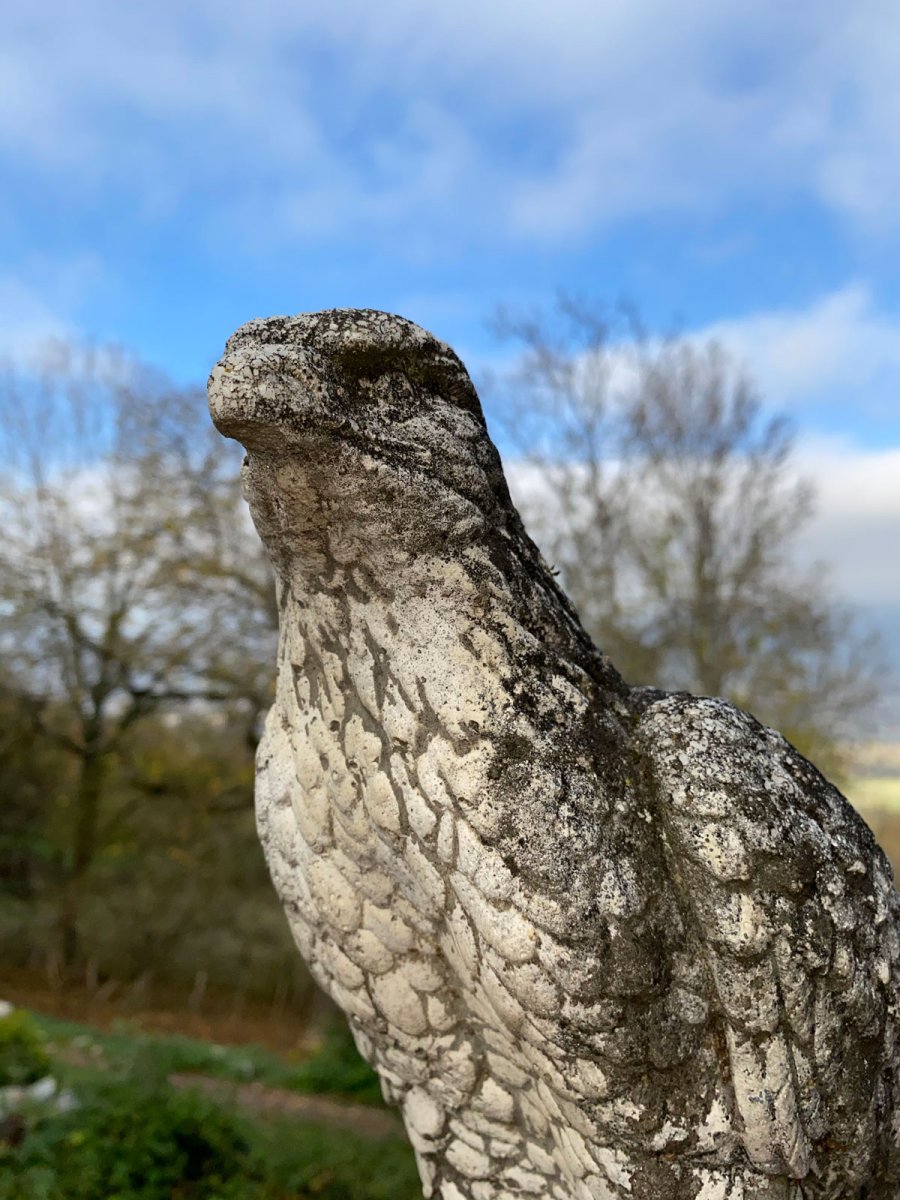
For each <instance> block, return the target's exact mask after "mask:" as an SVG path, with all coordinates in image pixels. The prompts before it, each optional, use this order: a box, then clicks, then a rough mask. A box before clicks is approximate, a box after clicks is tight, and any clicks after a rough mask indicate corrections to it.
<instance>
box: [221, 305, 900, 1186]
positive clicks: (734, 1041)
mask: <svg viewBox="0 0 900 1200" xmlns="http://www.w3.org/2000/svg"><path fill="white" fill-rule="evenodd" d="M209 394H210V403H211V408H212V414H213V419H214V421H215V423H216V425H217V427H218V428H219V430H220V431H221V432H222V433H223V434H224V435H226V436H227V437H231V438H236V439H238V440H239V441H240V442H242V443H243V445H244V446H245V448H246V450H247V456H246V458H245V459H244V466H243V485H244V491H245V495H246V497H247V500H248V501H249V504H250V509H251V512H252V515H253V519H254V522H255V524H256V528H257V529H258V531H259V534H260V536H261V538H262V540H263V542H264V543H265V546H266V548H267V550H268V553H269V555H270V557H271V560H272V563H273V565H274V568H275V572H276V577H277V588H278V598H279V604H280V613H281V635H280V644H279V650H278V681H277V699H276V701H275V704H274V706H273V708H272V710H271V712H270V713H269V716H268V720H267V723H266V729H265V735H264V737H263V740H262V743H261V745H260V748H259V755H258V760H257V782H256V805H257V814H258V826H259V832H260V836H261V839H262V843H263V846H264V848H265V853H266V857H267V860H268V863H269V867H270V869H271V873H272V878H273V880H274V883H275V887H276V889H277V891H278V894H279V896H280V898H281V900H282V903H283V905H284V907H285V909H286V912H287V916H288V920H289V921H290V925H291V929H292V931H293V934H294V937H295V938H296V941H297V944H298V946H299V948H300V950H301V952H302V954H303V955H304V956H305V958H306V960H307V962H308V963H309V965H310V968H311V970H312V973H313V975H314V977H315V978H316V980H317V981H318V982H319V984H321V986H322V987H323V988H324V989H325V990H326V991H327V992H328V994H329V995H330V996H331V997H333V999H334V1000H335V1001H336V1002H337V1004H339V1005H340V1007H341V1008H342V1009H343V1010H344V1011H345V1013H346V1014H347V1016H348V1018H349V1021H350V1025H351V1028H352V1030H353V1033H354V1036H355V1039H356V1043H357V1045H358V1046H359V1049H360V1051H361V1052H362V1054H363V1055H364V1056H365V1057H366V1058H367V1059H368V1061H369V1062H370V1063H371V1064H372V1065H373V1066H374V1067H375V1068H376V1070H377V1071H378V1073H379V1075H380V1077H381V1080H382V1083H383V1088H384V1092H385V1095H386V1096H387V1098H388V1099H389V1100H391V1101H392V1102H394V1103H396V1104H398V1105H399V1106H400V1108H401V1109H402V1113H403V1117H404V1120H405V1123H406V1127H407V1130H408V1132H409V1136H410V1139H411V1141H412V1144H413V1147H414V1148H415V1152H416V1156H417V1159H418V1164H419V1168H420V1171H421V1176H422V1181H423V1187H424V1191H425V1195H426V1196H436V1197H439V1198H440V1200H510V1198H512V1197H528V1196H532V1197H545V1198H553V1200H626V1198H627V1200H850V1198H858V1200H863V1198H864V1197H865V1200H895V1198H896V1197H898V1196H900V1078H898V1066H897V1064H898V1060H900V1051H898V1047H897V1046H896V1044H895V1037H896V1031H897V1028H898V1025H897V1002H898V983H897V981H898V965H897V958H898V929H900V911H898V897H897V893H896V892H895V891H894V888H893V885H892V877H891V870H890V867H889V865H888V862H887V860H886V858H885V856H884V854H883V853H882V852H881V850H880V849H879V848H878V846H877V845H876V844H875V841H874V839H873V837H872V834H871V832H870V831H869V829H868V828H867V827H866V825H865V824H864V823H863V822H862V821H861V820H860V818H859V817H858V816H857V815H856V814H855V813H854V811H853V809H852V808H851V807H850V805H849V804H848V803H847V802H846V801H845V800H844V798H843V797H842V796H841V795H840V793H839V792H838V791H836V790H835V788H834V787H832V786H831V785H830V784H829V783H828V782H826V780H825V779H824V778H823V777H822V776H821V775H820V774H819V773H818V772H817V771H816V770H815V768H814V767H812V766H811V765H810V764H809V763H808V762H807V761H806V760H805V759H804V758H803V757H802V756H801V755H800V754H799V753H798V752H797V751H796V750H794V749H793V747H792V746H790V745H789V744H788V743H787V742H786V741H785V740H784V739H783V738H782V737H781V736H780V735H779V734H777V733H775V732H774V731H772V730H771V729H766V728H764V727H763V726H762V725H760V724H759V723H758V722H757V721H755V720H754V719H753V718H752V717H751V716H748V715H747V714H746V713H744V712H741V711H739V710H738V709H736V708H734V707H732V705H730V704H728V703H726V702H724V701H722V700H717V699H708V698H696V697H693V696H689V695H683V694H677V695H666V694H665V693H662V692H658V691H655V690H652V689H645V688H638V689H631V688H629V687H628V686H627V685H626V684H625V683H624V682H623V680H622V679H621V677H620V676H619V675H618V674H617V672H616V670H615V668H614V667H613V665H612V664H611V663H610V661H609V660H608V659H607V658H606V657H605V656H604V654H603V653H602V652H601V651H600V650H598V649H597V648H596V647H595V646H594V645H593V644H592V642H591V641H590V639H589V638H588V636H587V635H586V633H585V632H584V630H583V629H582V627H581V625H580V624H579V621H578V618H577V616H576V614H575V612H574V611H573V609H572V607H571V606H570V604H569V602H568V601H567V599H566V597H565V596H564V595H563V593H562V592H561V591H560V589H559V587H558V585H557V583H556V581H555V579H554V578H553V575H552V574H551V572H550V571H549V570H548V568H547V566H546V565H545V563H544V562H543V561H542V559H541V556H540V554H539V552H538V550H537V549H536V547H535V546H534V544H533V543H532V542H531V540H530V539H529V538H528V536H527V534H526V533H525V531H524V529H523V527H522V523H521V520H520V518H519V515H518V513H517V512H516V509H515V508H514V507H513V504H512V502H511V501H510V497H509V493H508V491H507V487H506V483H505V480H504V476H503V471H502V468H501V465H500V460H499V457H498V455H497V452H496V450H495V448H494V446H493V444H492V442H491V440H490V438H489V436H488V433H487V429H486V427H485V421H484V417H483V415H482V410H481V406H480V404H479V400H478V397H477V395H476V392H475V390H474V388H473V386H472V383H471V381H470V379H469V377H468V375H467V373H466V370H465V368H464V367H463V365H462V363H461V362H460V360H459V358H457V356H456V355H455V354H454V353H453V351H452V350H451V349H450V348H449V346H447V345H445V344H444V343H442V342H440V341H438V340H437V339H436V338H434V337H432V336H431V335H430V334H428V333H426V332H425V331H424V330H423V329H421V328H419V327H418V326H416V325H414V324H412V323H411V322H410V321H407V320H404V319H402V318H400V317H397V316H391V315H388V314H386V313H380V312H374V311H370V310H359V311H357V310H334V311H329V312H322V313H315V314H304V315H301V316H296V317H276V318H272V319H271V320H257V321H251V322H249V323H248V324H246V325H244V326H243V327H242V328H241V329H239V330H238V331H237V332H236V333H235V334H234V336H233V337H232V338H231V339H230V341H229V342H228V345H227V347H226V350H225V354H224V356H223V358H222V359H221V361H220V362H219V363H218V364H217V365H216V367H215V368H214V370H213V372H212V375H211V377H210V383H209Z"/></svg>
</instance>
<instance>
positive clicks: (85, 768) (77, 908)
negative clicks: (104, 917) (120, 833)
mask: <svg viewBox="0 0 900 1200" xmlns="http://www.w3.org/2000/svg"><path fill="white" fill-rule="evenodd" d="M105 766H106V762H105V755H104V754H103V752H102V751H100V750H96V749H86V750H85V752H84V753H83V754H82V756H81V759H80V763H79V772H78V782H77V785H76V788H75V795H74V803H75V825H74V829H73V831H72V842H71V853H70V855H69V861H68V864H67V869H66V875H65V882H64V885H63V896H62V904H61V906H60V914H59V941H60V951H61V955H62V966H63V970H64V971H65V972H66V974H70V973H71V972H72V971H73V970H74V969H75V968H76V967H77V966H78V964H79V961H80V958H81V938H80V935H79V931H78V918H79V916H80V913H81V904H82V895H83V891H84V881H85V878H86V876H87V875H88V873H89V871H90V869H91V866H92V865H93V862H94V858H95V856H96V853H97V828H98V825H99V819H100V804H101V799H102V794H103V775H104V771H105Z"/></svg>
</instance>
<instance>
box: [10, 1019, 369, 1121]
mask: <svg viewBox="0 0 900 1200" xmlns="http://www.w3.org/2000/svg"><path fill="white" fill-rule="evenodd" d="M34 1021H35V1023H36V1024H37V1025H38V1027H39V1028H40V1029H41V1030H42V1031H43V1033H44V1034H45V1036H46V1038H47V1039H48V1042H49V1046H50V1052H51V1055H52V1056H53V1057H54V1059H55V1060H56V1061H57V1062H58V1064H59V1067H60V1071H61V1073H62V1076H63V1077H64V1078H65V1080H66V1082H71V1083H77V1082H79V1081H81V1080H84V1079H91V1078H93V1077H94V1076H95V1075H96V1074H97V1073H98V1071H100V1072H102V1073H104V1074H106V1075H109V1074H112V1075H114V1076H117V1077H121V1078H124V1077H127V1076H129V1075H132V1074H133V1073H134V1072H135V1071H146V1070H147V1069H148V1068H150V1067H152V1070H153V1072H154V1074H156V1075H161V1076H168V1075H172V1074H198V1075H208V1076H212V1077H213V1078H216V1079H223V1080H228V1081H229V1082H233V1083H261V1084H264V1085H265V1086H267V1087H278V1088H285V1089H287V1090H288V1091H292V1092H298V1093H300V1094H301V1095H321V1094H324V1095H334V1096H342V1097H344V1098H346V1099H348V1100H352V1101H354V1102H355V1103H358V1104H372V1105H382V1104H383V1100H382V1097H381V1089H380V1087H379V1084H378V1079H377V1076H376V1075H375V1073H374V1071H372V1069H371V1068H370V1067H369V1066H368V1065H367V1064H366V1063H365V1062H364V1061H363V1060H362V1058H360V1056H359V1054H358V1052H357V1050H356V1047H355V1046H354V1045H353V1040H352V1038H351V1036H350V1033H349V1030H347V1028H346V1026H342V1025H337V1024H335V1025H334V1026H333V1027H332V1028H330V1029H329V1031H328V1033H327V1034H326V1037H325V1039H324V1041H323V1043H322V1045H321V1046H320V1047H319V1049H318V1050H317V1051H316V1052H315V1053H314V1054H313V1055H312V1056H310V1057H308V1058H306V1059H304V1060H302V1061H292V1059H291V1056H290V1055H279V1054H276V1053H274V1052H273V1051H271V1050H266V1049H264V1048H263V1047H261V1046H220V1045H217V1044H216V1043H214V1042H204V1041H200V1040H199V1039H197V1038H189V1037H184V1036H181V1035H177V1034H166V1035H162V1034H152V1033H145V1032H142V1031H140V1030H137V1029H135V1028H134V1027H132V1026H130V1025H129V1024H128V1022H126V1021H119V1022H117V1023H116V1024H114V1025H113V1027H112V1028H111V1029H108V1030H99V1029H95V1028H93V1027H91V1026H88V1025H83V1024H80V1023H77V1022H74V1021H63V1020H59V1019H58V1018H55V1017H45V1016H39V1015H37V1014H35V1015H34Z"/></svg>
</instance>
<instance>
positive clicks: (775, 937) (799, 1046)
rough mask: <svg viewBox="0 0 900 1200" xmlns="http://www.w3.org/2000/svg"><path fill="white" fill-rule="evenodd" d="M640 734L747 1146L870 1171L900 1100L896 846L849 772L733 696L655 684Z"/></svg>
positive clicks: (797, 1161) (770, 1160) (809, 1164)
mask: <svg viewBox="0 0 900 1200" xmlns="http://www.w3.org/2000/svg"><path fill="white" fill-rule="evenodd" d="M639 738H640V740H641V744H642V747H643V750H644V752H645V753H646V755H647V758H648V759H649V762H650V766H651V772H652V775H653V777H654V781H653V787H654V789H655V792H656V795H657V797H658V802H659V813H660V822H661V832H662V836H663V839H664V842H665V849H666V855H667V859H668V861H669V865H670V870H671V873H672V877H673V881H674V885H675V889H676V893H677V895H678V896H679V899H680V902H681V905H682V908H683V912H684V917H685V919H686V921H687V922H688V924H689V925H690V926H691V927H692V928H693V931H694V936H695V938H696V944H697V947H698V952H699V954H700V956H701V957H702V959H703V961H704V963H705V965H706V968H707V972H708V979H709V986H710V989H711V993H712V1001H713V1006H714V1008H715V1009H717V1010H718V1013H719V1019H720V1021H721V1023H722V1028H723V1032H724V1046H725V1048H726V1050H727V1059H728V1063H729V1067H730V1070H729V1073H730V1077H731V1086H732V1088H733V1092H734V1104H735V1110H736V1113H737V1117H738V1120H737V1125H738V1131H739V1133H740V1136H741V1138H742V1141H743V1145H744V1148H745V1150H746V1153H747V1156H748V1158H749V1159H750V1161H751V1162H752V1163H753V1164H754V1165H755V1166H756V1167H757V1168H758V1169H759V1170H761V1171H763V1172H767V1173H770V1174H775V1175H782V1176H788V1177H790V1178H794V1179H802V1178H803V1177H804V1176H806V1175H807V1173H808V1172H809V1171H810V1170H813V1171H817V1170H818V1167H817V1163H816V1157H817V1156H816V1148H817V1144H819V1145H822V1146H827V1147H828V1157H829V1159H830V1160H831V1161H832V1165H833V1163H834V1158H835V1151H838V1154H837V1157H838V1158H840V1159H841V1160H842V1164H843V1167H842V1169H843V1170H844V1171H845V1172H847V1173H848V1174H849V1175H852V1174H854V1173H855V1172H858V1177H860V1178H863V1179H864V1178H866V1177H867V1176H868V1172H869V1171H870V1170H871V1168H872V1162H873V1158H874V1157H876V1156H878V1157H881V1156H880V1155H878V1147H877V1146H876V1140H877V1134H876V1129H877V1128H879V1127H880V1126H881V1127H884V1128H887V1129H890V1127H891V1125H892V1121H891V1119H890V1117H891V1111H890V1110H891V1107H892V1106H893V1105H894V1104H895V1103H896V1098H895V1088H896V1081H895V1079H894V1078H893V1076H892V1074H891V1071H892V1059H893V1053H892V1039H893V1032H894V1021H895V1015H896V1014H895V999H896V991H897V985H896V982H895V978H896V975H897V971H898V969H897V958H898V951H900V939H898V929H900V910H898V897H897V893H896V892H895V891H894V888H893V884H892V876H891V869H890V866H889V864H888V862H887V859H886V858H885V856H884V854H883V853H882V851H881V850H880V849H879V847H878V846H877V845H876V843H875V840H874V838H873V836H872V833H871V831H870V830H869V829H868V827H867V826H866V825H865V823H864V822H863V821H862V820H861V819H860V818H859V817H858V816H857V814H856V813H855V812H854V810H853V809H852V808H851V807H850V805H849V804H848V803H847V801H846V800H845V799H844V798H843V796H841V794H840V793H839V792H838V791H837V789H835V788H834V787H832V786H831V785H830V784H829V783H828V782H827V781H826V780H825V779H824V778H823V777H822V776H821V775H820V774H819V773H818V772H817V771H816V770H815V768H814V767H812V766H811V765H810V763H808V762H807V761H806V759H804V758H803V757H802V755H800V754H799V753H798V752H797V751H796V750H795V749H794V748H793V747H792V746H790V745H789V744H788V743H787V742H786V741H785V740H784V738H782V737H781V736H780V735H779V734H777V733H775V732H774V731H772V730H770V729H766V728H765V727H763V726H762V725H760V724H759V723H758V722H757V721H755V720H754V719H753V718H752V717H750V716H748V715H747V714H746V713H743V712H741V711H740V710H738V709H736V708H734V707H733V706H731V705H730V704H727V703H726V702H725V701H722V700H710V699H696V698H694V697H690V696H685V695H673V696H668V697H665V698H664V699H661V700H660V699H655V700H651V702H650V704H649V706H648V707H647V708H646V711H645V712H644V715H643V717H642V719H641V722H640V725H639ZM885 1109H887V1110H888V1111H887V1112H885ZM825 1139H827V1142H826V1141H825ZM888 1156H889V1157H892V1155H891V1154H890V1153H889V1155H888ZM846 1178H847V1176H846V1175H845V1179H846Z"/></svg>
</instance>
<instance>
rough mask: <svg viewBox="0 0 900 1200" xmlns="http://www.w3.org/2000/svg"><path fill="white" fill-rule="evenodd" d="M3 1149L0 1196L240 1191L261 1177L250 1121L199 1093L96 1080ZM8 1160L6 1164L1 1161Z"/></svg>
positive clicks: (195, 1199)
mask: <svg viewBox="0 0 900 1200" xmlns="http://www.w3.org/2000/svg"><path fill="white" fill-rule="evenodd" d="M81 1101H82V1103H81V1105H80V1107H78V1108H77V1109H75V1110H74V1111H72V1112H69V1113H65V1114H56V1115H51V1116H48V1117H46V1118H45V1119H44V1120H43V1121H40V1122H38V1123H37V1124H35V1126H34V1127H33V1128H32V1129H31V1130H30V1131H29V1133H28V1135H27V1137H26V1138H25V1140H24V1142H23V1144H22V1146H21V1147H18V1148H16V1149H13V1150H8V1151H7V1152H6V1155H5V1158H0V1200H63V1198H65V1200H173V1198H177V1200H238V1198H239V1197H244V1196H249V1195H253V1194H254V1193H253V1192H252V1191H247V1190H246V1189H247V1187H248V1185H249V1184H252V1183H254V1182H255V1181H257V1180H260V1179H261V1170H260V1163H259V1162H258V1160H257V1156H256V1155H255V1153H254V1151H253V1150H252V1147H251V1136H252V1134H251V1133H250V1132H249V1130H248V1127H247V1126H246V1125H245V1124H244V1122H242V1121H241V1120H240V1119H239V1118H237V1117H236V1116H234V1115H233V1114H231V1113H229V1112H228V1111H227V1110H224V1109H221V1108H219V1107H217V1106H216V1105H215V1104H213V1103H212V1102H211V1101H209V1100H206V1099H205V1098H204V1097H202V1096H200V1095H198V1094H197V1093H194V1092H177V1091H174V1090H172V1089H169V1088H151V1089H149V1090H148V1089H145V1088H142V1087H140V1086H138V1085H136V1084H134V1083H117V1084H111V1085H106V1086H102V1087H97V1088H95V1089H94V1090H93V1091H92V1092H90V1093H85V1094H83V1095H82V1097H81ZM4 1168H6V1169H4Z"/></svg>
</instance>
